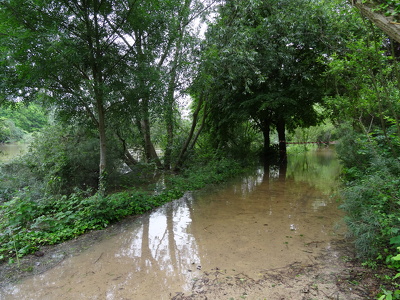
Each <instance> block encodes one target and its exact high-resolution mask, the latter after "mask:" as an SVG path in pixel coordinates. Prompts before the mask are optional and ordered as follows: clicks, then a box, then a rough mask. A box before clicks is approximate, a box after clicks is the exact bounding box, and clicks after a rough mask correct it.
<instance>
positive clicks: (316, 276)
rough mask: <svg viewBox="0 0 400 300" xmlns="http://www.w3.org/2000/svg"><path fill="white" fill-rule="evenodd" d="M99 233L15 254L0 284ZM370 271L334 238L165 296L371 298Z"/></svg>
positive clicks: (42, 268)
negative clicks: (304, 255)
mask: <svg viewBox="0 0 400 300" xmlns="http://www.w3.org/2000/svg"><path fill="white" fill-rule="evenodd" d="M102 234H103V233H102V231H94V232H91V233H88V234H86V235H84V236H82V237H80V238H78V239H75V240H72V241H67V242H64V243H62V244H59V245H55V246H46V247H43V248H42V249H41V251H40V252H37V253H35V254H33V255H29V256H26V257H24V258H22V259H20V261H19V265H18V263H14V264H7V263H3V264H2V265H0V278H1V283H0V288H1V287H2V285H5V284H9V283H17V282H19V281H21V280H23V279H24V278H26V277H29V276H33V275H38V274H41V273H44V272H46V271H47V270H49V269H51V268H53V267H55V266H56V265H58V264H60V263H61V262H62V261H63V260H64V259H66V258H67V257H71V256H75V255H78V254H79V253H81V252H83V251H85V250H86V249H88V248H89V247H90V245H93V244H94V243H96V241H98V240H99V239H102ZM311 246H312V245H311ZM315 246H316V245H315ZM376 273H377V271H376V270H371V269H368V268H364V267H362V266H361V264H360V262H359V261H358V260H357V259H356V258H355V256H354V249H353V248H352V246H351V245H350V244H349V243H348V242H346V241H345V240H341V239H339V240H336V241H333V242H332V249H330V250H329V251H327V250H322V252H321V255H320V256H319V257H317V258H315V257H313V258H311V257H310V262H309V264H304V263H297V262H295V263H292V264H290V265H287V266H286V267H283V268H277V269H269V270H264V271H261V272H260V273H259V274H258V275H257V278H251V277H250V276H248V275H246V274H243V273H239V274H227V273H226V270H219V269H214V270H212V271H210V272H203V274H202V276H201V277H200V278H198V279H197V280H196V281H194V283H193V286H192V290H191V292H190V293H181V292H171V294H170V295H171V299H172V300H188V299H227V300H234V299H268V300H269V299H272V300H284V299H285V300H289V299H290V300H311V299H335V300H338V299H343V300H347V299H348V300H350V299H352V300H357V299H363V300H367V299H376V295H377V293H378V292H379V289H380V283H379V280H377V278H376V275H375V274H376Z"/></svg>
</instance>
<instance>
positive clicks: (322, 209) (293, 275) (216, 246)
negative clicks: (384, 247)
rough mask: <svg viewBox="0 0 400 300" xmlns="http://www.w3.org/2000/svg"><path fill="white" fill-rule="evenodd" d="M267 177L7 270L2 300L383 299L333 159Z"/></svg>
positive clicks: (316, 159)
mask: <svg viewBox="0 0 400 300" xmlns="http://www.w3.org/2000/svg"><path fill="white" fill-rule="evenodd" d="M267 170H268V172H264V171H263V169H259V170H258V171H256V172H255V173H253V174H250V175H248V176H245V177H243V178H240V179H238V180H236V181H233V182H230V183H229V184H226V185H222V186H218V187H210V188H208V189H205V190H203V191H200V192H196V193H187V194H186V195H185V196H184V197H183V198H182V199H179V200H177V201H174V202H171V203H168V204H167V205H165V206H163V207H161V208H159V209H157V210H155V211H153V212H151V213H149V214H146V215H143V216H140V217H137V218H129V219H127V220H125V221H124V222H121V223H120V224H117V225H114V226H112V227H110V228H108V229H106V230H103V231H98V232H93V233H90V234H88V235H86V236H84V237H81V238H79V239H77V240H75V241H70V242H67V243H64V244H62V245H58V246H56V247H47V248H43V249H41V251H42V253H41V254H43V256H41V257H36V256H31V257H27V258H25V259H23V260H22V261H21V266H20V268H18V269H16V268H15V266H13V267H10V266H6V265H3V266H2V267H1V268H0V275H1V278H2V282H3V283H2V284H1V290H0V299H2V300H3V299H4V300H8V299H21V300H22V299H144V300H146V299H175V300H179V299H217V300H218V299H293V300H297V299H299V300H300V299H301V300H303V299H369V298H370V297H373V295H374V293H375V292H376V286H375V284H374V281H373V280H371V276H370V275H368V272H367V271H366V270H363V269H361V268H359V267H358V265H357V264H356V262H355V260H354V257H353V253H354V252H353V250H352V248H351V247H350V246H349V244H348V242H347V241H346V239H345V232H346V231H345V226H344V225H343V222H342V217H343V214H342V212H341V211H340V210H339V209H338V204H339V203H338V201H337V199H336V198H335V197H332V195H335V190H336V188H337V176H338V174H339V170H340V167H339V165H338V162H337V160H336V159H335V158H334V156H333V153H332V152H331V151H329V150H324V151H320V152H317V153H315V154H313V155H308V156H304V157H300V159H299V158H297V159H292V160H291V163H290V164H289V166H288V168H287V170H284V169H280V170H279V169H276V168H267ZM13 268H14V269H13ZM27 274H31V275H29V276H27V277H26V275H27ZM16 280H17V281H16ZM371 299H372V298H371Z"/></svg>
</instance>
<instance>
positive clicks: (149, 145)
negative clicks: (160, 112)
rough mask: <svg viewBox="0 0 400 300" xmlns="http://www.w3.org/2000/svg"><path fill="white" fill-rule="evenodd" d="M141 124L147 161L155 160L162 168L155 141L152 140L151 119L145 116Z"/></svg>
mask: <svg viewBox="0 0 400 300" xmlns="http://www.w3.org/2000/svg"><path fill="white" fill-rule="evenodd" d="M140 124H141V126H142V133H143V138H144V152H145V158H146V161H147V162H151V161H154V162H155V163H156V165H157V167H158V168H162V165H161V161H160V159H159V158H158V155H157V152H156V149H155V148H154V145H153V142H152V141H151V135H150V122H149V119H147V118H144V119H143V120H142V121H141V122H140Z"/></svg>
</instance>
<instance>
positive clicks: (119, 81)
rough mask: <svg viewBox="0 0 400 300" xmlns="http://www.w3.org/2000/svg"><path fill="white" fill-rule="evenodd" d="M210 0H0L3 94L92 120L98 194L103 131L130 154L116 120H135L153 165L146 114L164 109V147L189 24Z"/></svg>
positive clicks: (4, 97)
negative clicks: (96, 146) (96, 144)
mask: <svg viewBox="0 0 400 300" xmlns="http://www.w3.org/2000/svg"><path fill="white" fill-rule="evenodd" d="M212 2H213V1H211V3H212ZM208 7H209V6H207V5H203V4H202V2H201V1H194V0H174V1H160V0H147V1H128V0H125V1H116V0H84V1H79V0H72V1H67V0H52V1H35V2H29V3H25V1H21V0H11V1H5V2H1V4H0V18H1V19H2V20H4V23H2V25H1V27H0V30H1V31H0V47H1V49H2V50H4V51H3V52H2V61H1V65H0V68H1V71H2V72H1V74H2V75H1V90H0V91H1V95H2V101H4V100H7V101H8V102H9V103H12V102H14V101H17V100H24V101H33V100H36V99H38V98H40V99H41V100H42V102H44V103H45V104H46V105H48V106H55V107H56V109H57V111H58V112H59V113H60V115H61V116H62V117H63V119H64V120H69V121H74V120H90V121H91V125H90V126H94V127H95V128H97V132H98V135H99V145H100V147H99V153H100V156H99V157H100V158H99V192H100V193H101V194H104V192H105V189H106V174H107V148H108V146H107V134H106V133H107V131H111V132H113V133H114V134H115V135H117V136H118V137H119V138H120V141H121V143H122V144H123V147H124V148H125V150H126V151H125V158H127V159H130V161H131V162H133V163H134V160H133V159H132V157H129V151H128V145H127V144H126V142H127V141H128V139H127V138H126V136H124V134H123V132H124V128H122V129H121V128H118V127H117V126H118V125H120V124H124V126H127V127H129V126H132V124H134V126H137V128H138V131H139V132H140V135H141V137H142V139H143V144H144V150H145V151H144V152H145V155H146V158H147V159H148V160H152V159H155V160H156V162H157V164H158V165H159V166H160V165H161V163H160V161H159V159H158V157H157V155H156V153H155V150H154V146H153V144H152V141H151V133H150V128H151V119H152V118H156V117H158V116H161V115H164V116H165V117H166V120H167V123H168V136H169V138H168V140H169V142H168V146H167V150H168V151H169V149H170V148H171V141H172V138H173V128H172V124H173V123H174V120H173V118H174V113H173V112H174V108H173V107H174V105H175V97H176V91H177V89H178V88H182V87H180V86H179V84H180V83H182V81H181V82H180V83H179V82H178V81H179V80H178V78H180V80H181V79H182V77H179V76H180V75H179V74H180V72H181V70H183V69H184V68H185V63H184V62H185V60H186V59H185V57H190V56H191V52H190V51H189V50H190V48H189V47H188V42H187V41H188V40H187V38H188V37H189V36H190V35H189V28H190V26H189V25H190V23H191V22H192V21H193V20H194V19H195V18H196V17H198V16H199V15H200V14H201V13H202V12H203V11H205V10H206V9H207V8H208ZM191 59H193V58H191ZM165 86H166V87H167V88H165ZM81 123H85V122H81ZM125 131H126V130H125ZM131 140H132V139H131ZM169 156H170V154H168V155H167V159H166V165H169V160H170V158H169Z"/></svg>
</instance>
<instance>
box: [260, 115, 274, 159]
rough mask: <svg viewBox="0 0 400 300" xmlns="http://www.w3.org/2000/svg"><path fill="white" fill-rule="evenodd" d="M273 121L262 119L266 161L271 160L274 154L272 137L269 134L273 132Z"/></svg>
mask: <svg viewBox="0 0 400 300" xmlns="http://www.w3.org/2000/svg"><path fill="white" fill-rule="evenodd" d="M270 127H271V122H270V121H269V120H261V132H262V134H263V137H264V147H263V159H264V161H267V160H269V159H270V158H271V157H270V156H271V154H272V151H271V138H270V136H269V134H270V132H271V128H270Z"/></svg>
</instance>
